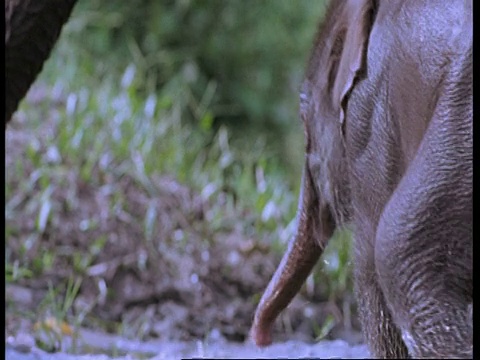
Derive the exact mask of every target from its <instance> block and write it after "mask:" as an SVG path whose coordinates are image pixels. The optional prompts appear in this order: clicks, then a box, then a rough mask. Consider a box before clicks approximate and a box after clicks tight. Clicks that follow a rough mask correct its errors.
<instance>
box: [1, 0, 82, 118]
mask: <svg viewBox="0 0 480 360" xmlns="http://www.w3.org/2000/svg"><path fill="white" fill-rule="evenodd" d="M75 3H76V0H61V1H60V0H7V1H6V2H5V127H6V126H7V124H8V122H9V121H10V119H11V117H12V115H13V113H14V112H15V110H16V109H17V107H18V103H19V102H20V100H22V99H23V97H24V96H25V95H26V93H27V91H28V89H29V88H30V85H32V83H33V81H34V80H35V78H36V77H37V75H38V74H39V73H40V71H41V70H42V67H43V63H44V62H45V61H46V60H47V58H48V56H49V55H50V52H51V50H52V48H53V47H54V45H55V43H56V42H57V40H58V37H59V35H60V31H61V29H62V27H63V25H64V24H65V23H66V22H67V20H68V18H69V17H70V14H71V12H72V9H73V7H74V6H75Z"/></svg>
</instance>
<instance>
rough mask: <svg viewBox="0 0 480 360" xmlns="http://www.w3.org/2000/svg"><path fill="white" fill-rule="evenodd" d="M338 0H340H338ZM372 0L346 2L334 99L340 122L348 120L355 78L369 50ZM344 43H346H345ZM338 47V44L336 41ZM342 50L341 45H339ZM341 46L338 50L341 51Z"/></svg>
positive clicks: (363, 64)
mask: <svg viewBox="0 0 480 360" xmlns="http://www.w3.org/2000/svg"><path fill="white" fill-rule="evenodd" d="M335 1H338V0H335ZM373 10H374V4H373V1H372V0H350V1H348V0H347V1H346V2H345V7H344V9H343V14H342V20H343V21H342V22H341V24H340V28H339V29H338V32H337V39H336V41H335V42H336V44H337V45H336V47H337V48H338V47H339V45H340V46H341V49H342V50H341V55H340V57H339V58H338V57H337V60H338V64H336V65H337V66H335V67H334V68H335V69H336V70H337V73H336V76H335V75H334V76H335V81H334V83H333V91H332V100H333V104H335V106H338V107H339V109H340V123H343V121H344V116H345V115H344V111H343V107H344V105H345V101H346V99H347V96H348V94H349V92H350V90H351V89H352V88H353V85H354V82H355V79H356V77H357V75H358V73H359V71H361V70H362V68H363V67H364V66H365V54H366V51H367V45H368V36H369V33H370V29H371V25H372V19H373ZM342 45H343V46H342ZM334 47H335V45H334ZM338 50H339V49H338ZM338 50H337V51H338Z"/></svg>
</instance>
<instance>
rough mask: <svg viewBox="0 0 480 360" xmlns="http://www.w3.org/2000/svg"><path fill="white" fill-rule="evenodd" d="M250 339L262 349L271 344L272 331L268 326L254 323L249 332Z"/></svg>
mask: <svg viewBox="0 0 480 360" xmlns="http://www.w3.org/2000/svg"><path fill="white" fill-rule="evenodd" d="M250 337H251V339H252V340H253V342H254V343H255V344H256V345H257V346H259V347H264V346H268V345H271V344H272V329H271V324H270V325H267V326H265V325H262V326H260V325H259V324H257V323H255V324H253V326H252V329H251V331H250Z"/></svg>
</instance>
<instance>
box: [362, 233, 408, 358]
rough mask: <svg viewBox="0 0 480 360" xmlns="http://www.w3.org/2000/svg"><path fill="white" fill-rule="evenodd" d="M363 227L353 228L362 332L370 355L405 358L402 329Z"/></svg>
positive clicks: (371, 235)
mask: <svg viewBox="0 0 480 360" xmlns="http://www.w3.org/2000/svg"><path fill="white" fill-rule="evenodd" d="M373 238H374V231H372V232H370V234H369V236H367V234H366V231H365V229H363V231H362V230H360V231H356V234H355V239H354V245H355V292H356V298H357V304H358V312H359V316H360V321H361V324H362V332H363V335H364V338H365V341H366V343H367V345H368V348H369V350H370V353H371V355H372V356H373V357H375V358H379V359H383V358H392V359H403V358H407V356H408V351H407V348H406V346H405V344H404V343H403V341H402V338H401V333H400V331H399V329H398V328H397V326H396V325H395V324H394V322H393V319H392V316H391V314H390V311H389V309H388V307H387V305H386V302H385V299H384V296H383V292H382V289H381V288H380V285H379V284H378V279H377V275H376V272H375V259H374V247H373V244H372V242H371V241H369V239H373Z"/></svg>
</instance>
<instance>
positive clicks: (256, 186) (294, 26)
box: [5, 0, 352, 335]
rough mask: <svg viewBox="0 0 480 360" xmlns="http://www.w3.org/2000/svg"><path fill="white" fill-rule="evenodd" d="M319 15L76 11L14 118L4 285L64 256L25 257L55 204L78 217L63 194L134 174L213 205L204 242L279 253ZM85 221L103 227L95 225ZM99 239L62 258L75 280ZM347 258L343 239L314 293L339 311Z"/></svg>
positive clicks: (263, 7)
mask: <svg viewBox="0 0 480 360" xmlns="http://www.w3.org/2000/svg"><path fill="white" fill-rule="evenodd" d="M323 8H324V6H323V4H321V3H319V2H313V1H298V2H291V1H277V0H275V1H262V2H253V1H241V2H237V1H215V0H212V1H208V2H193V1H185V0H184V1H166V2H154V1H152V2H145V1H131V2H120V1H112V2H108V3H105V2H101V1H90V2H88V3H87V1H83V2H82V1H81V2H80V3H79V5H78V7H77V8H76V10H75V12H74V15H73V16H72V19H71V20H70V22H69V23H68V24H67V26H66V27H65V29H64V31H63V34H62V37H61V40H60V42H59V43H58V45H57V47H56V48H55V51H54V53H53V54H52V56H51V58H50V60H49V61H48V62H47V64H46V66H45V68H44V71H43V72H42V74H41V76H40V78H39V79H38V82H37V83H38V84H41V86H42V88H41V89H42V90H41V91H40V92H41V93H42V95H41V96H40V97H39V99H37V100H36V101H30V102H28V101H24V102H22V104H21V107H20V110H19V112H18V114H17V115H16V117H17V118H20V119H24V121H23V122H22V125H21V126H25V127H27V128H28V129H29V130H28V131H31V132H32V133H33V134H35V135H34V136H33V139H30V140H29V141H28V142H26V143H22V144H20V145H18V144H17V146H24V148H23V149H7V153H8V152H12V153H13V154H14V155H13V156H17V158H15V159H13V161H12V162H11V163H10V164H8V165H7V166H6V185H5V195H6V209H5V217H6V227H5V236H6V259H5V260H6V261H5V271H6V274H5V276H6V277H5V279H6V282H8V283H16V282H19V281H21V280H22V279H23V278H31V277H35V276H40V275H41V274H42V273H45V272H48V271H49V270H52V268H54V267H55V264H56V259H57V257H58V256H60V255H59V254H58V253H57V252H56V251H52V250H51V249H46V250H43V251H42V250H41V247H40V250H39V251H38V253H37V255H36V256H35V257H34V258H33V259H32V258H30V257H28V256H26V255H25V254H27V252H29V250H30V249H32V248H34V247H36V246H40V245H39V244H40V242H41V239H42V237H44V236H48V234H45V232H46V231H47V230H48V229H47V228H48V223H49V221H53V220H52V219H54V218H55V217H56V214H57V213H58V212H61V211H63V210H62V208H61V206H67V208H70V209H73V208H75V207H78V206H79V205H78V203H79V200H78V199H77V198H76V196H77V194H76V193H75V192H73V191H72V195H71V196H68V195H67V199H68V201H67V202H66V205H65V204H62V205H60V204H58V203H56V202H55V199H54V196H53V195H54V194H55V192H56V191H60V190H59V189H67V190H66V191H67V193H68V189H69V186H70V185H69V184H71V183H72V182H74V183H76V184H81V183H88V184H91V185H93V186H101V185H102V184H104V182H105V179H106V178H109V179H112V178H113V179H116V180H115V181H113V183H115V182H120V180H121V179H122V177H123V176H125V175H126V174H128V175H129V176H131V177H132V178H134V179H135V181H136V182H137V183H138V184H140V186H142V187H143V188H144V189H146V191H147V193H148V192H150V193H151V194H152V195H153V194H154V193H155V191H157V190H156V189H155V186H153V185H152V181H154V180H153V179H154V178H155V176H164V175H168V176H172V177H173V178H175V179H176V180H177V181H179V182H180V183H182V184H185V185H187V186H188V187H190V188H192V189H194V190H195V191H196V192H198V193H201V194H202V195H203V196H204V197H205V198H208V199H210V202H211V204H212V206H211V207H210V208H209V211H208V212H207V218H206V219H205V224H206V225H205V226H208V231H209V232H212V233H214V232H217V231H221V230H227V231H228V230H229V229H230V230H231V229H234V228H238V229H241V231H242V232H243V233H244V234H246V235H247V236H250V237H252V238H253V239H255V240H256V241H258V242H260V243H263V244H266V245H268V246H270V247H271V249H272V251H273V252H275V253H276V254H277V256H280V254H281V253H282V252H283V251H284V249H285V246H286V242H287V241H288V239H289V238H290V237H291V236H292V234H293V232H294V225H295V223H294V218H295V212H296V209H297V197H298V193H299V184H300V177H301V167H302V165H303V139H302V135H301V133H302V132H301V129H300V123H299V121H298V120H297V115H296V113H297V110H296V109H297V98H298V96H297V88H298V86H299V82H300V80H301V76H302V74H303V70H304V64H305V63H306V58H307V56H308V51H309V49H310V46H311V42H312V39H313V34H314V33H315V30H316V26H317V25H316V24H317V22H318V19H319V18H320V17H321V13H322V11H323ZM13 121H14V122H15V121H18V120H16V119H14V120H13ZM48 124H50V125H48ZM52 124H53V125H52ZM14 126H15V125H14ZM7 132H8V129H7ZM13 150H18V151H19V152H20V153H22V155H21V156H18V155H16V154H15V152H16V151H13ZM62 191H64V190H62ZM109 191H110V192H111V194H112V200H111V202H110V204H109V206H110V207H111V209H110V210H111V211H112V212H115V211H117V210H118V208H121V209H123V210H125V211H127V212H128V211H129V209H128V204H126V197H125V194H124V193H123V192H122V191H123V189H122V188H121V187H120V186H119V187H118V188H115V187H114V188H111V189H109ZM153 211H154V208H149V210H148V211H147V212H146V213H145V214H144V217H143V220H142V221H143V229H144V237H145V239H144V240H142V241H147V242H148V241H149V239H150V238H151V237H152V236H153V235H152V234H154V229H155V227H156V226H158V224H155V221H156V220H155V216H154V215H153ZM18 217H26V218H29V219H31V220H32V221H34V222H35V226H34V230H33V231H31V232H30V233H28V234H25V232H24V230H22V229H21V228H18V223H12V221H11V220H12V219H16V218H18ZM82 224H83V225H82V226H84V227H85V228H86V229H87V228H89V227H95V226H96V223H95V219H94V218H92V219H85V221H84V222H83V223H82ZM104 242H105V238H104V237H100V238H98V239H93V240H92V244H91V246H90V247H89V249H90V250H89V252H90V253H89V254H83V253H82V254H75V253H72V254H68V257H69V259H70V261H71V264H72V273H73V274H74V275H75V276H76V277H79V278H80V279H81V278H82V276H84V273H85V271H86V268H87V267H88V266H89V265H91V263H92V261H93V259H94V258H95V256H96V254H98V252H101V251H102V249H103V245H104ZM349 259H350V235H349V233H348V232H340V233H338V234H337V235H336V238H335V239H334V241H332V242H331V245H330V246H329V247H328V248H327V251H326V254H325V256H324V258H323V261H322V263H323V266H318V267H317V270H316V271H315V273H314V274H313V275H312V276H311V278H310V279H309V282H307V286H306V291H307V292H308V293H312V294H313V293H315V292H318V291H320V292H321V293H322V294H329V295H328V297H329V298H330V299H332V301H335V300H338V299H341V298H343V297H344V295H345V294H349V293H350V292H351V287H352V284H351V268H350V260H349ZM69 281H70V282H72V281H73V280H72V279H71V278H69ZM265 285H266V284H265ZM65 288H66V289H68V284H66V285H65ZM318 288H320V289H321V290H318ZM315 289H316V290H315ZM65 296H66V298H68V297H70V296H71V294H70V293H69V292H68V291H67V295H65ZM68 303H71V300H69V302H68ZM47 307H48V304H47ZM50 308H51V309H53V308H55V304H54V302H53V301H52V302H51V306H50ZM51 309H50V310H51ZM68 313H69V312H68V311H67V310H65V309H63V308H62V311H61V314H58V316H59V317H60V318H61V319H62V320H66V318H68ZM70 322H75V323H77V322H78V318H77V321H75V320H70ZM327 325H328V324H327ZM318 332H319V335H321V334H322V333H323V332H324V330H322V329H319V331H318Z"/></svg>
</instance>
